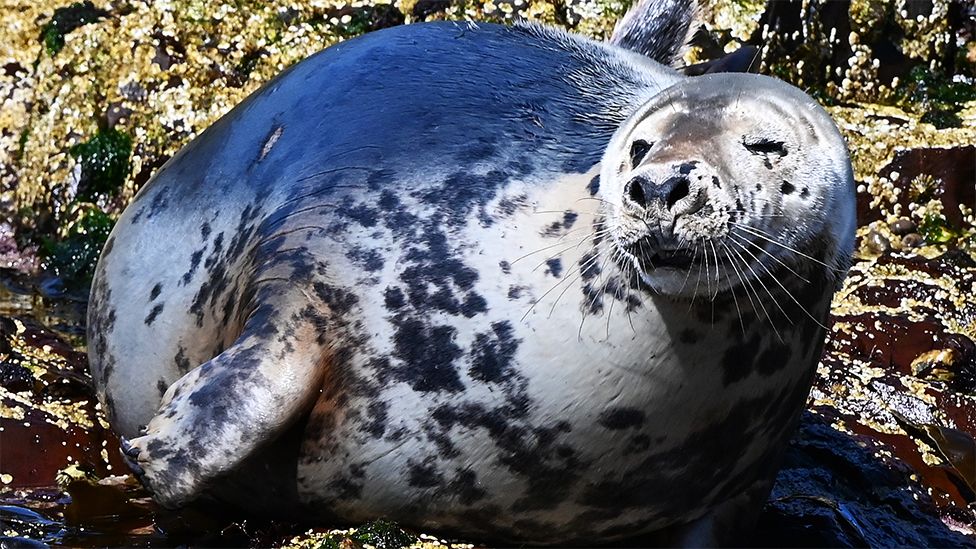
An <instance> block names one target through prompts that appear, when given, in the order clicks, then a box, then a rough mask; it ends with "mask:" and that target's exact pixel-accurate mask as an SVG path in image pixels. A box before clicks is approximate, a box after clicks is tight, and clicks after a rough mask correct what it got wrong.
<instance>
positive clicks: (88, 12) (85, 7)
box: [38, 0, 108, 56]
mask: <svg viewBox="0 0 976 549" xmlns="http://www.w3.org/2000/svg"><path fill="white" fill-rule="evenodd" d="M105 17H108V12H107V11H105V10H100V9H98V8H96V7H95V5H94V4H92V3H91V2H90V1H88V0H85V1H84V2H75V3H74V4H71V5H70V6H67V7H64V8H58V9H56V10H54V15H52V16H51V20H50V21H48V22H47V23H46V24H45V25H44V26H43V27H41V34H40V36H39V37H38V40H40V42H41V44H42V45H43V46H44V49H45V50H46V51H47V53H48V54H49V55H51V56H54V55H57V53H58V52H59V51H61V49H62V48H64V35H66V34H68V33H69V32H71V31H73V30H75V29H77V28H78V27H82V26H85V25H87V24H89V23H94V22H96V21H99V20H101V19H103V18H105Z"/></svg>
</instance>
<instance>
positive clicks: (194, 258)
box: [180, 248, 206, 286]
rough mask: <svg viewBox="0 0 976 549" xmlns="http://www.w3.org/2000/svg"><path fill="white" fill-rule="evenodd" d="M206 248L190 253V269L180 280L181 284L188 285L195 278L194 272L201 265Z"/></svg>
mask: <svg viewBox="0 0 976 549" xmlns="http://www.w3.org/2000/svg"><path fill="white" fill-rule="evenodd" d="M205 250H206V248H203V249H200V250H197V251H195V252H193V253H192V254H190V270H188V271H187V272H186V273H184V274H183V279H182V280H180V284H181V285H183V286H186V285H187V284H189V283H190V280H192V279H193V273H195V272H196V270H197V267H199V266H200V260H201V259H203V252H204V251H205Z"/></svg>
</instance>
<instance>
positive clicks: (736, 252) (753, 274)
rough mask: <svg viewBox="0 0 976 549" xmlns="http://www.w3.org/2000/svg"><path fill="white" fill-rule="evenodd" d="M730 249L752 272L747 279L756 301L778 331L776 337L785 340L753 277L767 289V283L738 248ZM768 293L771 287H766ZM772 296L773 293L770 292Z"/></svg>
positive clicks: (770, 325)
mask: <svg viewBox="0 0 976 549" xmlns="http://www.w3.org/2000/svg"><path fill="white" fill-rule="evenodd" d="M728 249H729V250H730V251H732V252H734V253H735V255H736V256H737V257H738V258H739V261H742V264H743V265H745V266H746V268H747V269H749V271H750V272H751V273H752V277H751V278H750V277H748V276H747V277H745V280H746V282H747V283H748V284H749V287H750V288H752V293H754V294H755V295H756V303H758V304H759V308H760V309H762V312H763V314H764V315H766V320H768V321H769V327H770V328H772V329H773V332H775V333H776V338H777V339H779V340H780V341H783V336H782V335H781V334H780V333H779V330H777V329H776V321H775V320H773V317H772V315H770V314H769V311H768V310H766V306H765V305H763V300H762V299H761V298H760V297H759V291H758V290H756V287H755V286H754V285H753V284H752V281H753V279H755V280H756V281H757V282H759V283H760V284H761V285H762V286H763V288H764V289H765V285H763V284H762V281H761V280H759V277H758V276H757V275H756V271H755V269H753V268H752V265H750V264H749V262H748V261H746V259H745V258H744V257H742V254H740V253H739V252H738V251H736V250H733V249H732V248H728ZM766 293H769V289H766ZM770 297H772V294H770ZM773 302H774V303H775V302H776V299H775V298H774V299H773Z"/></svg>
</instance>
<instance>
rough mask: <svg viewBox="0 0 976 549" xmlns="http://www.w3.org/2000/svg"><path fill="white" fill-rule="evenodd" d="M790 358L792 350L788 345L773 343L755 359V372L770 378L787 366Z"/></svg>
mask: <svg viewBox="0 0 976 549" xmlns="http://www.w3.org/2000/svg"><path fill="white" fill-rule="evenodd" d="M810 323H811V324H812V323H813V322H812V321H811V322H810ZM792 357H793V350H792V349H790V347H789V345H784V344H783V343H780V342H778V341H773V342H771V343H770V344H769V346H768V347H766V349H765V350H764V351H763V352H762V353H760V355H759V357H758V358H757V359H756V371H758V372H759V375H762V376H771V375H773V374H775V373H776V372H778V371H779V370H781V369H782V368H783V367H785V366H786V365H787V364H789V363H790V359H791V358H792Z"/></svg>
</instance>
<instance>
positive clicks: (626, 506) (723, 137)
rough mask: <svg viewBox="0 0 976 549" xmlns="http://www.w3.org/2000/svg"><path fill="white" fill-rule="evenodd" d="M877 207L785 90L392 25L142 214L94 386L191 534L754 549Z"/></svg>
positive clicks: (184, 172)
mask: <svg viewBox="0 0 976 549" xmlns="http://www.w3.org/2000/svg"><path fill="white" fill-rule="evenodd" d="M853 193H854V187H853V183H852V176H851V169H850V163H849V160H848V156H847V152H846V148H845V145H844V142H843V140H842V139H841V137H840V135H839V133H838V132H837V130H836V128H835V127H834V125H833V124H832V122H831V120H830V118H829V116H828V115H827V114H826V113H825V112H824V111H823V110H822V109H821V108H820V107H819V106H818V105H817V104H816V103H815V102H814V101H813V100H812V99H810V98H809V97H807V96H806V95H804V94H803V93H802V92H800V91H799V90H796V89H794V88H792V87H790V86H788V85H787V84H784V83H782V82H779V81H776V80H773V79H770V78H766V77H762V76H756V75H728V74H718V75H708V76H702V77H695V78H686V77H684V76H682V75H680V74H678V73H676V72H675V71H673V70H671V69H669V68H667V67H665V66H663V65H660V64H658V63H656V62H654V61H652V60H650V59H649V58H647V57H645V56H642V55H639V54H638V53H635V52H632V51H628V50H626V49H622V48H620V47H617V46H614V45H613V44H604V43H597V42H593V41H590V40H586V39H583V38H580V37H577V36H573V35H570V34H567V33H564V32H561V31H557V30H554V29H549V28H545V27H540V26H535V25H525V24H520V25H516V26H512V27H503V26H496V25H488V24H477V25H475V24H456V23H430V24H417V25H409V26H404V27H397V28H392V29H387V30H383V31H379V32H375V33H371V34H368V35H365V36H363V37H360V38H356V39H353V40H349V41H347V42H343V43H340V44H338V45H336V46H333V47H331V48H328V49H327V50H324V51H323V52H321V53H319V54H317V55H315V56H313V57H311V58H309V59H307V60H305V61H303V62H301V63H298V64H297V65H295V66H293V67H291V68H290V69H288V70H287V71H286V72H285V73H283V74H282V75H280V76H279V77H278V78H276V79H274V80H273V81H271V82H269V83H268V84H267V85H265V86H264V87H263V88H261V89H260V90H258V91H257V92H255V93H254V94H253V95H251V96H250V97H249V98H248V99H246V100H245V101H244V102H243V103H242V104H241V105H239V106H238V107H236V108H235V109H234V110H233V111H231V112H230V113H228V114H227V115H226V116H224V117H223V118H221V119H220V120H219V121H218V122H217V123H215V124H214V125H213V126H212V127H210V128H209V129H207V130H206V131H205V132H203V133H202V134H201V135H200V136H199V137H197V138H196V139H195V140H193V142H191V143H190V144H189V145H187V146H186V147H185V148H184V149H183V150H182V151H181V152H180V153H179V154H178V155H177V156H175V157H174V158H173V159H172V160H171V161H170V162H168V163H167V164H166V165H165V166H164V167H163V168H162V169H161V170H160V171H159V173H157V174H156V175H155V176H154V178H153V179H152V180H151V181H150V182H149V183H148V184H147V185H146V186H145V187H144V188H143V189H142V190H141V191H140V192H139V193H138V195H137V196H136V198H135V199H134V201H133V202H132V204H131V205H130V206H129V207H128V208H127V209H126V210H125V212H124V213H123V215H122V216H121V218H120V219H119V221H118V223H117V225H116V226H115V228H114V230H113V231H112V234H111V235H110V237H109V239H108V241H107V243H106V246H105V248H104V250H103V252H102V255H101V258H100V261H99V264H98V268H97V273H96V275H95V279H94V283H93V288H92V294H91V301H90V306H89V327H88V330H89V355H90V359H91V365H92V373H93V377H94V380H95V382H96V385H97V387H98V392H99V398H100V400H101V402H102V405H103V406H104V408H105V410H106V411H107V414H108V417H109V420H110V422H111V425H112V427H113V428H114V429H115V430H116V431H117V432H118V433H119V434H120V435H122V436H124V437H127V438H130V439H131V440H130V441H127V442H126V443H125V444H124V450H125V454H126V455H127V456H128V457H129V458H130V459H131V461H132V464H133V468H134V469H135V470H136V471H137V473H138V474H139V476H140V478H141V479H142V480H143V482H144V484H145V485H146V486H147V487H148V488H149V489H150V490H151V491H152V492H153V494H154V497H155V498H156V500H157V501H158V502H159V503H161V504H162V505H165V506H168V507H175V506H180V505H183V504H186V503H187V502H191V501H193V500H196V499H198V498H210V499H216V500H220V501H223V502H227V503H232V504H234V505H238V506H240V507H242V508H244V509H245V510H248V511H251V512H260V513H270V512H274V513H285V514H287V513H293V512H299V511H300V512H302V513H304V514H303V516H305V517H307V516H317V517H320V518H322V519H323V520H339V521H362V520H366V519H370V518H374V517H378V516H383V517H387V518H391V519H395V520H398V521H400V522H402V523H405V524H409V525H413V526H417V527H421V528H425V529H433V530H439V531H445V532H450V533H451V534H452V535H458V536H469V537H473V538H480V539H491V540H501V541H506V542H519V543H545V544H553V543H559V544H565V543H594V542H605V541H612V540H616V539H621V538H628V537H633V536H639V535H645V534H651V533H656V535H658V536H659V538H658V539H664V540H669V541H668V542H682V543H713V542H716V541H723V540H724V541H727V538H725V537H724V536H727V535H728V532H730V531H731V530H730V527H732V526H735V525H742V524H747V523H748V521H749V520H751V518H753V517H754V516H755V514H756V512H757V511H758V509H759V508H760V507H761V504H762V501H763V500H764V498H765V497H766V494H767V492H768V489H769V484H770V482H771V479H772V477H773V475H774V473H775V470H776V466H777V462H778V459H779V456H780V454H781V453H782V451H783V449H784V446H785V445H786V443H787V440H788V438H789V435H790V433H791V431H792V429H793V428H794V425H795V423H796V419H797V417H798V414H799V412H800V410H801V408H802V407H803V404H804V400H805V397H806V394H807V392H808V389H809V384H810V380H811V376H812V374H813V371H814V368H815V365H816V362H817V359H818V357H819V353H820V349H821V346H822V343H823V338H824V328H823V323H824V322H825V319H826V315H827V310H828V305H829V302H830V298H831V295H832V292H833V290H834V288H835V287H836V285H837V284H838V282H839V281H840V280H841V279H842V278H843V274H844V271H845V269H846V265H847V258H848V257H849V255H850V251H851V248H852V245H853V227H854V225H853V224H854V198H853V196H854V195H853Z"/></svg>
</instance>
